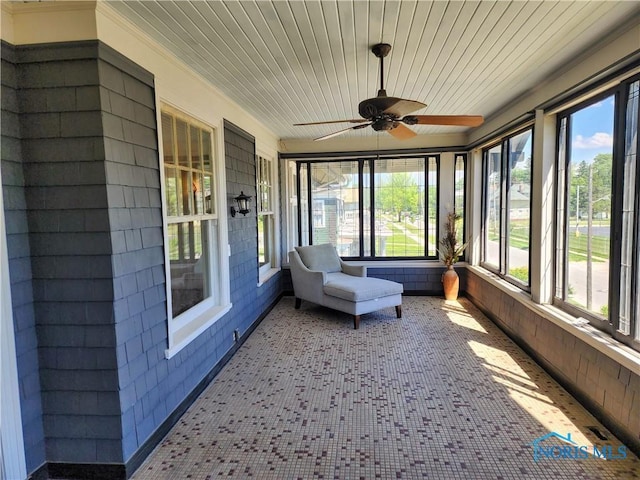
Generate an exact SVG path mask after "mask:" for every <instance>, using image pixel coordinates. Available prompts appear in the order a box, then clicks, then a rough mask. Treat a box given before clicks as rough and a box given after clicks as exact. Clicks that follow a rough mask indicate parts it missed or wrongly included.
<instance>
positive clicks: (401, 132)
mask: <svg viewBox="0 0 640 480" xmlns="http://www.w3.org/2000/svg"><path fill="white" fill-rule="evenodd" d="M387 132H389V133H390V134H391V135H393V136H394V137H396V138H397V139H398V140H407V139H409V138H413V137H415V136H416V132H414V131H413V130H411V129H410V128H409V127H405V126H404V125H403V124H401V123H399V124H398V125H397V126H396V127H395V128H392V129H391V130H387Z"/></svg>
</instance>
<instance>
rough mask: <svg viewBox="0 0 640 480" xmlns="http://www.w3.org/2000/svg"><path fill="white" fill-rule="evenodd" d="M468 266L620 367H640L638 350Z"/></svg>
mask: <svg viewBox="0 0 640 480" xmlns="http://www.w3.org/2000/svg"><path fill="white" fill-rule="evenodd" d="M467 270H469V271H471V272H473V273H474V274H475V275H477V276H478V277H480V278H482V280H484V281H486V282H487V283H490V284H491V285H493V286H494V287H496V288H499V289H500V290H502V291H503V292H505V293H507V294H508V295H509V296H510V297H512V298H513V299H514V300H516V301H518V302H520V303H521V304H522V305H523V306H525V307H527V308H529V309H530V310H533V311H535V312H536V313H538V314H539V315H540V316H541V317H543V318H544V319H545V320H548V321H550V322H552V323H553V324H554V325H557V326H558V327H560V328H562V329H563V330H565V331H567V332H568V333H570V334H572V335H573V336H575V337H576V338H578V339H579V340H581V341H583V342H585V343H586V344H588V345H589V346H591V347H593V348H594V349H596V350H597V351H598V352H600V353H602V354H603V355H606V356H608V357H609V358H611V359H612V360H614V361H615V362H617V363H619V364H620V365H622V366H623V367H625V368H628V369H629V370H631V371H632V372H637V371H640V352H636V351H635V350H633V349H632V348H630V347H627V346H626V345H624V344H622V343H620V342H618V341H617V340H615V339H614V338H612V337H610V336H609V335H607V334H606V333H604V332H601V331H600V330H598V329H596V328H595V327H593V326H591V325H589V324H583V323H582V322H581V321H580V320H579V319H578V318H576V317H574V316H572V315H569V314H568V313H566V312H564V311H562V310H560V309H559V308H558V307H555V306H553V305H549V304H539V303H535V302H534V301H533V300H531V297H530V296H529V295H528V294H527V293H526V292H523V291H522V290H520V289H519V288H518V287H516V286H514V285H512V284H510V283H509V282H507V281H505V280H502V279H501V278H498V277H496V276H495V275H494V274H492V273H491V272H488V271H487V270H484V269H483V268H481V267H476V266H470V265H469V266H467Z"/></svg>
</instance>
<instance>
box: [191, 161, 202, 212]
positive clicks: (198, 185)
mask: <svg viewBox="0 0 640 480" xmlns="http://www.w3.org/2000/svg"><path fill="white" fill-rule="evenodd" d="M192 179H193V210H194V211H193V214H194V215H202V214H203V213H205V212H204V176H203V175H202V173H200V172H193V174H192Z"/></svg>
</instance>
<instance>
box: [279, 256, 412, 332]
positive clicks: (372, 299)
mask: <svg viewBox="0 0 640 480" xmlns="http://www.w3.org/2000/svg"><path fill="white" fill-rule="evenodd" d="M289 264H290V268H291V280H292V281H293V291H294V294H295V296H296V304H295V308H300V305H301V304H302V300H307V301H309V302H313V303H316V304H318V305H323V306H325V307H329V308H333V309H335V310H339V311H341V312H345V313H349V314H351V315H353V326H354V328H356V329H357V328H359V327H360V315H363V314H365V313H369V312H373V311H376V310H380V309H382V308H387V307H395V309H396V316H397V318H401V317H402V291H403V287H402V284H401V283H397V282H392V281H390V280H383V279H380V278H371V277H367V269H366V267H362V266H354V265H348V264H346V263H345V262H343V261H342V259H341V258H340V257H339V256H338V253H337V252H336V249H335V247H334V246H333V245H331V244H322V245H309V246H306V247H295V250H292V251H291V252H289Z"/></svg>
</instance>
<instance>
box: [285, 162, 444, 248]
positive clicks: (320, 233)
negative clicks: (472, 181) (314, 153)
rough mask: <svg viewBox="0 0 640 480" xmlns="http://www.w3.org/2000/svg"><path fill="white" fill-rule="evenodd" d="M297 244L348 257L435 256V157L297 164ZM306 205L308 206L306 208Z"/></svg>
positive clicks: (436, 165) (436, 234) (436, 206)
mask: <svg viewBox="0 0 640 480" xmlns="http://www.w3.org/2000/svg"><path fill="white" fill-rule="evenodd" d="M297 177H298V180H299V182H298V188H297V191H298V192H299V193H300V199H299V212H300V217H299V219H298V225H299V232H298V233H299V243H300V244H301V245H305V244H309V243H312V244H320V243H332V244H333V245H335V246H336V248H337V250H338V253H339V254H340V255H341V256H344V257H350V258H435V257H436V254H437V252H436V247H437V243H436V242H437V237H438V231H437V230H438V215H437V212H438V182H439V158H438V157H437V156H427V157H407V158H374V159H358V160H336V161H315V162H299V163H298V175H297ZM309 206H310V208H309Z"/></svg>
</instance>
